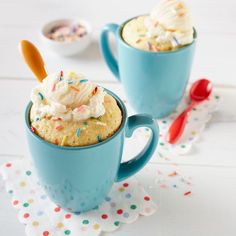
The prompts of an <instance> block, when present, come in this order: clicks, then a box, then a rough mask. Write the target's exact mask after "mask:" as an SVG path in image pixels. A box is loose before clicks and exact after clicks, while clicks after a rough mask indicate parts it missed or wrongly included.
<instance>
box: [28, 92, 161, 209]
mask: <svg viewBox="0 0 236 236" xmlns="http://www.w3.org/2000/svg"><path fill="white" fill-rule="evenodd" d="M107 92H108V93H109V94H110V95H111V96H113V97H114V98H115V99H116V101H117V103H118V105H119V107H120V109H121V111H122V116H123V119H122V123H121V126H120V128H119V130H118V131H117V132H116V133H115V134H114V135H113V136H111V137H110V138H108V139H106V140H104V141H102V142H100V143H98V144H94V145H90V146H85V147H62V146H57V145H54V144H51V143H48V142H46V141H44V140H43V139H41V138H40V137H39V136H37V135H36V134H35V133H33V132H32V131H31V129H30V120H29V114H30V109H31V106H32V103H31V102H30V103H29V104H28V106H27V108H26V111H25V122H26V131H27V132H26V133H27V140H28V145H29V149H30V153H31V156H32V159H33V163H34V165H35V167H36V170H37V173H38V177H39V180H40V183H41V185H42V187H43V188H44V190H45V192H46V193H47V194H48V196H49V197H50V198H51V200H52V201H53V202H55V203H56V204H57V205H59V206H61V207H62V208H64V209H66V210H68V211H71V212H81V211H87V210H90V209H93V208H94V207H96V206H98V205H99V204H100V203H101V202H102V201H103V199H104V198H105V197H106V196H107V195H108V194H109V191H110V189H111V187H112V184H113V183H114V182H118V181H122V180H124V179H126V178H128V177H130V176H131V175H133V174H135V173H136V172H138V171H139V170H140V169H141V168H142V167H143V166H144V165H145V164H146V163H147V162H148V160H149V159H150V158H151V156H152V154H153V152H154V151H155V148H156V146H157V142H158V134H159V129H158V126H157V124H156V122H155V120H153V119H152V118H151V117H150V116H149V115H134V116H131V117H127V111H126V108H125V105H124V103H123V102H122V101H121V99H120V98H118V97H117V96H116V95H115V94H113V93H112V92H110V91H108V90H107ZM139 127H147V128H150V129H151V131H152V135H151V137H150V139H149V141H148V143H147V145H146V147H145V148H144V149H143V150H142V151H141V152H140V153H139V154H138V155H137V156H135V157H134V158H133V159H131V160H130V161H127V162H123V163H121V158H122V152H123V144H124V139H125V136H126V137H130V136H131V135H132V133H133V131H134V130H135V129H137V128H139Z"/></svg>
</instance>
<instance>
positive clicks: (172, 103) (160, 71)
mask: <svg viewBox="0 0 236 236" xmlns="http://www.w3.org/2000/svg"><path fill="white" fill-rule="evenodd" d="M127 22H128V21H126V22H125V23H123V24H122V25H120V26H119V25H117V24H107V25H106V26H105V27H104V28H103V30H102V32H101V37H100V48H101V52H102V54H103V57H104V59H105V61H106V63H107V65H108V67H109V69H110V70H111V71H112V73H113V74H114V75H115V77H116V78H117V79H118V80H120V81H121V82H122V84H123V87H124V90H125V93H126V96H127V99H128V101H129V103H130V104H131V105H132V107H133V108H134V109H135V111H136V112H138V113H148V114H150V115H152V116H153V117H155V118H161V117H164V116H167V115H169V114H170V113H171V112H172V111H173V110H174V109H175V108H176V106H177V105H178V104H179V102H180V100H181V98H182V97H183V95H184V91H185V88H186V85H187V82H188V79H189V76H190V71H191V65H192V61H193V56H194V50H195V42H196V31H194V41H193V42H192V43H191V44H189V45H187V46H185V47H183V48H180V49H178V50H175V51H165V52H148V51H142V50H139V49H136V48H134V47H131V46H129V45H128V44H127V43H126V42H125V41H124V40H123V39H122V29H123V27H124V25H125V24H126V23H127ZM109 32H112V33H113V34H114V35H115V38H116V44H117V54H118V56H117V59H116V58H115V57H114V56H113V54H112V52H111V49H110V46H109V42H108V34H109Z"/></svg>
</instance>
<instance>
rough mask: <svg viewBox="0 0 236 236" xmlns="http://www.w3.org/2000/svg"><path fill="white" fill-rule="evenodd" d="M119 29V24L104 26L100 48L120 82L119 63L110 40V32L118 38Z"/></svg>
mask: <svg viewBox="0 0 236 236" xmlns="http://www.w3.org/2000/svg"><path fill="white" fill-rule="evenodd" d="M118 28H119V25H117V24H107V25H105V26H104V28H103V29H102V32H101V35H100V48H101V52H102V55H103V57H104V60H105V62H106V64H107V66H108V67H109V69H110V70H111V72H112V73H113V74H114V75H115V77H116V78H117V79H118V80H120V74H119V66H118V62H117V60H116V58H115V57H114V55H113V54H112V51H111V48H110V46H109V38H108V34H109V32H112V33H113V34H114V35H115V37H117V33H118V32H117V30H118Z"/></svg>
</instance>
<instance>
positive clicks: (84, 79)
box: [79, 79, 88, 83]
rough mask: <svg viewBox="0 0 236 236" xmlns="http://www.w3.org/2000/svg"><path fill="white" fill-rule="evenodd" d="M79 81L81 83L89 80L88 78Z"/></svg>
mask: <svg viewBox="0 0 236 236" xmlns="http://www.w3.org/2000/svg"><path fill="white" fill-rule="evenodd" d="M79 82H80V83H86V82H88V80H87V79H81V80H80V81H79Z"/></svg>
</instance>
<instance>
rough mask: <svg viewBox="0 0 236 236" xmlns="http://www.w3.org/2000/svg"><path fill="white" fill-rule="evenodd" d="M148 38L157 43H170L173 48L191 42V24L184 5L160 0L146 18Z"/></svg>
mask: <svg viewBox="0 0 236 236" xmlns="http://www.w3.org/2000/svg"><path fill="white" fill-rule="evenodd" d="M145 26H146V28H147V30H148V33H147V34H148V36H149V37H157V38H156V40H157V42H158V43H166V42H170V43H171V44H172V46H173V47H176V46H179V45H186V44H189V43H191V42H192V41H193V23H192V17H191V14H190V12H189V10H188V8H187V6H186V4H185V3H183V2H182V1H179V0H162V1H161V2H160V3H159V5H158V6H157V7H155V8H154V9H153V10H152V11H151V13H150V15H149V16H148V17H147V18H146V21H145Z"/></svg>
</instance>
